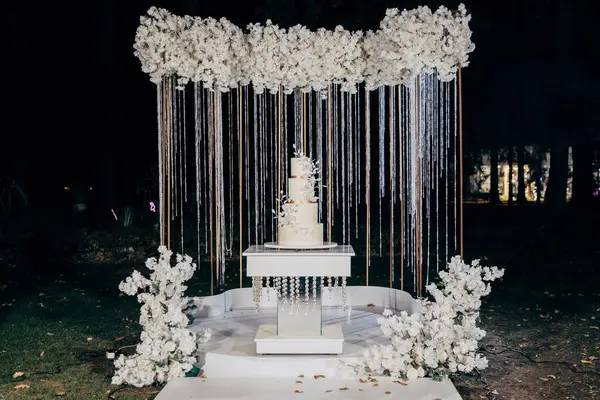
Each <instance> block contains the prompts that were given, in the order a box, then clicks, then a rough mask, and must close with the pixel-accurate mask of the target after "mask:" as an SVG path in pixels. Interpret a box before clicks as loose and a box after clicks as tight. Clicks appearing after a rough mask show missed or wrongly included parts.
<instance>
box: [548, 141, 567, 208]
mask: <svg viewBox="0 0 600 400" xmlns="http://www.w3.org/2000/svg"><path fill="white" fill-rule="evenodd" d="M568 176H569V147H568V146H567V145H566V144H564V143H557V144H553V145H552V146H551V147H550V174H549V176H548V189H547V190H546V197H545V203H547V204H549V205H561V204H565V203H566V201H567V179H568Z"/></svg>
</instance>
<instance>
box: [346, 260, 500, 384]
mask: <svg viewBox="0 0 600 400" xmlns="http://www.w3.org/2000/svg"><path fill="white" fill-rule="evenodd" d="M503 275H504V269H498V268H497V267H483V266H481V265H480V264H479V260H475V261H473V262H472V263H471V265H468V264H465V263H464V262H463V261H462V260H461V259H460V257H459V256H455V257H453V258H452V260H451V261H450V263H449V265H448V270H447V271H440V273H439V276H440V278H441V283H440V286H441V288H438V287H437V286H436V284H430V285H428V286H427V291H428V292H429V293H430V294H431V295H432V296H433V298H434V300H435V301H428V300H424V299H422V300H420V305H421V307H420V310H419V311H417V312H415V313H413V314H411V315H408V313H407V312H406V311H402V312H401V313H400V314H399V315H396V314H394V313H393V312H392V311H391V310H385V311H384V313H383V317H381V318H379V319H378V322H379V324H380V326H381V330H382V331H383V333H384V335H385V336H386V337H389V338H391V343H390V344H387V345H377V346H373V347H371V348H369V349H367V350H366V351H365V353H364V359H363V360H362V361H361V362H359V363H358V364H356V365H354V368H355V372H356V373H357V374H358V375H359V376H365V375H368V374H386V373H387V374H389V375H390V376H392V377H393V378H408V379H416V378H420V377H431V378H433V379H436V380H440V379H444V378H447V377H448V376H450V375H452V374H455V373H458V372H460V373H468V372H471V371H473V370H474V369H478V370H482V369H484V368H486V367H487V365H488V361H487V359H486V358H485V357H483V356H482V355H481V354H480V353H478V352H477V350H478V341H479V340H481V339H482V338H483V337H484V336H485V331H484V330H482V329H480V328H479V327H477V320H478V318H479V309H480V307H481V298H482V297H483V296H487V295H488V294H489V293H490V291H491V286H490V282H491V281H494V280H496V279H498V278H501V277H502V276H503Z"/></svg>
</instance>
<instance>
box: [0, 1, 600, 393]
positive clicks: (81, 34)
mask: <svg viewBox="0 0 600 400" xmlns="http://www.w3.org/2000/svg"><path fill="white" fill-rule="evenodd" d="M459 3H460V2H459V1H456V0H448V1H445V2H433V1H428V0H411V1H383V0H323V1H320V0H306V1H300V0H295V1H294V0H292V1H284V0H281V1H279V0H262V1H258V0H252V1H232V0H217V1H207V0H173V1H160V0H121V1H117V0H100V1H95V2H85V1H83V2H73V3H67V2H58V3H57V2H43V3H42V2H32V1H17V0H4V1H2V2H1V3H0V18H1V21H0V29H1V31H0V51H1V53H0V65H1V67H2V71H4V72H3V77H4V79H3V80H2V82H1V83H0V97H2V105H1V106H0V117H1V119H0V124H1V125H0V135H1V137H0V196H1V195H2V190H3V187H2V186H1V185H2V183H3V182H5V181H3V180H2V178H3V177H11V178H14V180H15V182H16V183H17V184H18V185H19V186H20V187H21V188H22V189H23V191H24V193H25V194H26V195H27V197H28V199H29V205H28V206H27V207H23V206H22V205H20V206H19V204H16V205H14V207H15V209H14V213H13V214H14V218H13V215H8V216H7V215H5V214H7V213H3V212H2V211H3V209H2V208H3V207H2V204H0V398H5V397H3V394H4V393H3V390H5V392H6V393H10V394H9V396H17V397H7V398H11V399H16V400H25V399H27V400H28V399H31V398H34V397H32V396H33V394H35V393H37V394H39V396H38V397H35V398H40V399H41V398H51V399H54V398H56V396H57V395H58V394H57V391H58V390H64V391H66V395H67V397H65V398H75V399H90V400H96V399H98V400H99V399H102V400H104V399H106V398H107V393H108V398H109V399H115V398H121V397H111V390H113V389H114V387H112V386H111V385H110V379H109V377H110V376H111V375H112V374H113V373H114V367H113V364H112V361H111V360H106V357H105V354H106V352H107V351H114V350H115V349H118V347H119V346H121V345H125V347H133V346H132V345H135V343H137V342H138V339H139V326H138V324H137V323H133V322H132V321H137V320H138V318H139V304H137V303H136V301H135V299H134V298H125V297H121V296H122V294H121V293H120V292H119V290H118V285H119V282H121V281H122V280H124V279H125V278H126V277H127V276H129V275H130V274H131V273H132V271H133V270H137V269H142V270H144V268H143V267H142V265H143V264H144V260H146V258H147V257H149V256H150V255H151V254H155V250H156V247H157V246H158V241H159V234H158V232H157V231H156V229H153V226H152V225H153V224H154V223H155V222H156V219H157V218H156V214H151V212H150V211H149V210H148V209H145V210H144V211H145V213H146V215H150V216H151V218H145V219H143V220H142V218H139V219H136V220H135V223H133V224H131V225H129V226H126V225H124V224H123V223H122V221H123V218H122V219H121V220H120V221H119V222H118V223H116V222H115V221H114V220H113V219H112V216H111V215H110V211H109V210H110V209H111V208H114V209H116V210H123V212H124V211H125V210H124V207H125V206H127V205H132V204H137V205H140V204H141V203H142V201H141V200H140V199H139V197H136V186H137V183H138V182H140V180H141V179H144V178H148V177H149V175H150V174H151V169H152V167H153V165H156V164H157V161H158V160H157V158H158V155H157V118H156V87H155V85H154V84H152V83H151V82H150V80H149V78H148V76H147V75H146V74H145V73H143V72H142V71H141V66H140V63H139V61H138V60H137V59H136V58H135V56H134V54H133V44H134V36H135V32H136V29H137V27H138V25H139V18H140V16H142V15H144V14H145V13H146V12H147V10H148V8H149V7H151V6H157V7H163V8H166V9H168V10H169V11H170V12H172V13H175V14H178V15H184V14H187V15H195V16H202V17H208V16H211V17H215V18H220V17H225V18H227V19H229V20H230V21H232V22H233V23H235V24H236V25H238V26H240V27H246V25H247V24H248V23H251V22H265V21H266V19H268V18H269V19H271V20H272V21H273V22H274V23H277V24H279V25H280V26H282V27H289V26H292V25H296V24H303V25H306V26H308V27H309V28H312V29H316V28H319V27H325V28H329V29H332V28H334V27H335V26H336V25H342V26H343V27H344V28H346V29H348V30H358V29H361V30H369V29H372V30H375V29H377V28H378V25H379V22H380V20H381V19H382V18H383V16H384V13H385V9H386V8H390V7H397V8H400V9H412V8H415V7H417V6H420V5H427V6H429V7H430V8H432V9H437V8H438V7H439V6H440V5H444V6H446V7H448V8H450V9H456V8H457V7H458V5H459ZM464 3H465V5H466V7H467V11H468V12H469V13H470V14H471V16H472V20H471V22H470V28H471V30H472V31H473V37H472V39H473V42H474V43H475V45H476V49H475V50H474V52H473V53H472V54H471V55H470V65H469V66H468V67H467V68H465V69H464V70H463V74H462V76H463V98H464V100H463V105H464V113H463V117H464V147H465V157H464V165H465V173H464V175H465V177H467V178H468V174H470V173H471V172H473V168H474V164H475V163H474V162H472V161H470V159H469V156H468V155H469V154H473V153H478V152H480V151H481V150H486V151H489V150H492V151H491V154H494V153H495V154H496V155H497V154H499V153H502V151H504V150H503V149H507V148H509V147H513V146H514V148H516V149H520V150H519V151H520V153H519V155H518V157H519V161H518V164H519V166H521V167H523V166H524V165H525V161H523V160H524V159H525V158H526V157H521V156H522V155H524V153H525V151H524V149H525V146H530V145H536V146H537V148H539V149H542V151H543V152H545V151H546V150H548V151H550V154H551V161H550V176H549V182H548V185H547V190H546V197H545V199H544V204H535V202H534V201H528V202H526V201H525V199H524V197H525V196H524V193H525V190H521V189H522V188H521V189H519V190H518V192H519V195H517V196H514V197H515V198H516V199H515V200H514V201H512V196H511V193H510V192H509V197H510V198H511V201H509V202H508V204H506V203H502V204H500V203H501V202H500V201H499V200H500V199H499V196H498V193H495V194H493V193H491V194H490V195H489V200H490V201H489V204H475V202H474V201H469V202H466V203H465V206H464V207H465V208H464V246H465V253H464V258H465V260H467V261H470V260H472V259H474V258H483V262H484V263H485V264H491V265H498V266H499V267H501V268H505V269H506V274H505V277H504V279H503V280H502V281H501V282H497V283H496V282H494V284H493V290H492V296H490V298H489V299H486V301H485V302H484V304H483V307H482V310H481V311H482V313H481V326H482V328H483V329H485V330H486V331H487V332H488V335H487V337H486V338H485V339H484V341H482V343H483V344H482V349H488V350H490V349H491V350H492V351H491V352H489V351H488V352H487V353H486V354H487V355H486V356H487V357H488V358H489V359H490V367H489V368H488V369H487V370H485V371H484V374H483V375H481V374H479V375H475V374H473V375H470V376H458V377H456V378H453V383H454V384H455V386H456V387H457V389H458V391H459V393H460V395H461V396H462V398H464V399H465V400H473V399H482V398H486V399H490V400H492V399H518V400H538V399H541V398H547V399H559V398H560V399H571V398H572V399H588V398H589V399H597V398H598V393H599V392H598V390H599V387H600V384H599V381H598V374H600V345H599V343H600V335H599V332H600V330H599V329H600V326H599V325H598V321H599V320H600V319H597V318H598V315H599V314H598V312H599V311H600V293H599V290H598V282H599V279H598V276H599V273H598V269H599V267H600V246H598V244H599V243H600V229H599V226H600V196H598V192H596V196H594V195H593V194H592V193H593V191H594V190H597V186H599V185H600V182H596V183H594V181H593V175H592V171H593V168H594V167H592V165H593V164H592V159H593V157H594V151H596V152H598V151H600V129H599V126H600V107H599V106H600V104H599V103H600V79H599V77H598V75H599V74H598V65H599V61H600V56H598V49H599V48H600V45H599V44H598V42H599V39H600V34H599V32H598V13H597V12H596V7H594V6H595V5H596V2H594V1H591V0H590V1H585V0H574V1H568V0H505V1H497V0H494V1H490V0H465V1H464ZM373 115H374V113H373ZM569 148H572V155H573V164H574V166H573V176H572V177H569V172H568V170H569V168H568V151H569V150H568V149H569ZM502 157H504V156H502ZM540 160H541V157H540ZM513 161H515V160H514V158H513V159H512V160H511V159H510V157H508V159H506V158H504V159H496V160H494V159H493V156H492V157H491V160H490V165H491V166H492V167H491V170H492V171H491V174H490V175H491V176H492V179H491V186H492V187H494V185H495V187H496V188H497V187H498V181H497V180H496V181H495V182H494V178H493V176H494V171H493V165H496V166H498V164H499V163H504V164H503V165H504V166H506V164H512V162H513ZM376 162H377V160H374V161H373V163H374V164H375V163H376ZM527 162H528V163H529V164H530V165H532V164H533V163H532V162H531V159H530V160H529V161H527ZM541 164H542V163H541V161H539V162H538V166H537V167H539V169H540V170H541ZM507 168H508V167H507ZM595 168H599V167H598V166H596V167H595ZM374 169H376V168H374ZM513 170H514V169H513ZM519 171H524V168H519ZM495 172H496V174H495V176H496V177H498V176H499V174H498V171H497V170H496V171H495ZM505 178H506V176H505ZM570 178H572V200H571V202H570V203H569V204H566V196H565V194H566V192H567V180H568V179H570ZM518 179H519V187H521V186H523V185H524V184H523V181H524V178H523V173H522V172H520V173H519V178H518ZM537 183H538V181H536V182H535V184H536V187H537ZM72 185H79V186H82V187H85V188H89V187H93V189H94V190H93V196H90V195H88V196H89V197H90V198H87V199H85V200H84V201H85V202H87V203H88V204H90V206H91V207H90V208H92V209H95V210H101V211H100V214H101V215H99V216H100V220H102V221H107V222H106V225H105V226H100V227H99V228H102V229H89V226H84V227H83V228H82V226H81V225H77V226H76V227H75V225H71V224H70V223H71V222H72V221H70V220H69V219H68V218H70V216H71V217H72V216H73V215H74V214H75V213H73V203H72V202H71V203H69V202H68V201H65V197H64V196H65V191H64V190H63V188H64V187H65V186H72ZM513 186H514V185H512V186H510V187H511V188H512V187H513ZM513 194H514V193H513ZM376 195H377V194H375V196H376ZM0 200H1V197H0ZM471 200H472V199H471ZM144 205H145V204H144ZM19 207H21V208H19ZM57 207H62V208H61V210H62V211H65V212H64V213H63V212H55V210H56V208H57ZM63 208H64V209H63ZM194 211H195V210H194ZM375 213H376V211H372V214H373V215H375ZM8 214H10V213H8ZM141 214H142V213H138V214H136V217H137V216H138V215H141ZM395 216H396V214H395ZM96 217H98V215H96ZM150 219H152V220H151V221H150ZM74 220H75V217H74ZM248 220H250V219H248ZM186 221H187V223H188V224H190V227H189V229H188V228H186V229H188V231H190V232H192V231H196V229H197V228H198V226H197V225H196V226H191V225H193V224H194V221H195V220H193V219H192V218H189V219H186ZM78 222H79V221H78ZM84 222H85V221H84ZM338 225H339V224H338ZM396 226H398V225H396ZM72 228H75V229H72ZM96 228H98V226H96ZM359 228H360V229H363V228H364V226H360V227H359ZM359 228H357V230H359ZM372 228H373V232H377V229H379V228H381V225H376V224H375V223H374V222H372ZM385 228H386V229H387V226H386V227H385ZM383 230H384V229H380V231H383ZM233 232H235V231H233ZM387 232H389V230H388V231H387ZM394 233H395V234H396V233H397V231H395V232H394ZM371 235H372V236H371V241H372V242H373V246H372V247H371V249H372V254H373V252H375V253H377V250H376V248H377V247H378V246H376V245H374V243H375V241H376V240H375V239H374V237H375V233H371ZM198 236H200V234H199V235H198ZM362 236H363V235H362V233H361V240H360V243H357V242H356V241H355V242H353V243H351V244H352V245H353V246H354V248H355V250H356V254H357V256H356V257H355V258H353V263H352V264H353V265H352V277H351V279H350V280H349V283H348V284H349V285H357V284H360V285H362V284H365V279H364V277H365V265H367V263H366V262H365V261H366V260H365V259H366V245H365V240H364V239H363V238H362ZM390 236H391V235H390ZM383 237H384V240H388V239H387V237H388V236H387V233H386V234H384V235H383ZM194 239H195V238H194ZM201 239H204V240H205V239H206V237H204V238H200V237H198V241H200V240H201ZM236 239H237V238H236ZM248 239H249V238H248V237H244V239H243V240H246V241H248ZM393 239H394V240H396V241H397V242H399V241H400V239H399V238H398V237H397V235H396V236H395V237H394V238H393ZM206 241H207V240H205V242H206ZM237 244H239V241H238V242H237V243H235V245H234V246H233V257H231V258H228V260H227V262H228V263H230V265H229V266H228V270H227V274H226V279H225V282H224V283H223V284H222V285H216V286H217V287H216V292H220V291H224V290H228V289H231V288H237V287H238V282H239V281H238V278H239V274H238V272H237V271H238V265H239V259H236V258H235V257H236V256H237ZM378 244H379V243H378ZM196 245H197V243H196V242H194V243H191V242H190V244H189V245H188V244H186V245H185V247H186V248H185V250H186V252H187V251H188V250H189V252H190V253H189V254H190V255H193V256H195V255H196V254H194V253H196V250H195V249H196V248H197V247H196ZM181 247H184V246H183V243H181ZM207 247H208V246H207ZM399 248H400V246H399V245H396V254H395V255H394V256H392V257H395V259H396V260H398V258H399V255H398V254H397V253H398V250H397V249H399ZM179 249H180V247H179V243H178V244H177V248H175V246H174V250H176V251H179ZM373 249H375V250H373ZM384 249H387V247H385V246H384ZM386 251H387V250H386ZM211 254H212V253H211ZM200 256H202V257H200ZM199 258H201V261H202V262H201V263H200V264H202V265H200V267H199V269H198V271H197V272H196V274H195V276H194V278H193V279H192V280H190V282H189V283H190V286H189V289H188V292H187V295H190V296H206V295H209V294H210V293H211V291H212V283H214V282H213V281H214V279H213V281H211V276H212V274H210V275H209V268H208V266H207V265H206V264H210V263H209V261H208V255H207V254H205V253H202V254H201V255H199ZM372 259H373V261H372V263H371V264H369V271H371V278H370V279H371V283H370V284H371V285H373V286H387V285H388V283H389V273H388V265H389V263H390V255H389V253H388V254H386V253H385V252H384V254H378V255H375V256H372ZM399 264H400V263H399V262H397V263H396V268H397V269H398V265H399ZM211 268H212V267H211ZM406 270H407V271H408V268H406ZM211 272H212V270H211ZM242 275H244V274H243V273H242ZM397 275H399V274H397ZM406 280H407V281H410V279H408V278H407V279H406ZM396 281H399V278H398V277H396ZM594 282H596V283H594ZM409 284H412V283H410V282H409ZM394 285H395V287H397V288H400V287H401V286H400V285H399V282H394ZM209 286H210V289H209ZM244 287H246V288H249V287H250V282H249V279H248V278H247V277H244ZM404 289H405V290H407V291H409V290H410V288H404ZM50 335H53V336H50ZM88 338H92V339H93V340H91V341H90V340H89V339H88ZM115 338H118V339H115ZM482 351H484V350H482ZM486 351H487V350H486ZM44 352H45V354H46V355H45V356H44V357H42V355H43V354H44ZM592 356H595V357H594V358H592ZM538 357H539V359H538ZM596 357H597V358H596ZM539 360H544V361H539ZM547 360H549V361H547ZM582 360H586V361H587V363H586V365H583V361H582ZM19 370H21V371H25V374H26V375H25V377H21V378H19V379H21V380H22V379H26V380H27V381H28V382H30V383H31V391H29V392H28V391H27V390H29V389H27V390H20V391H17V390H16V389H15V384H16V381H15V379H14V378H12V379H11V376H13V374H14V373H15V371H19ZM544 377H546V378H544ZM548 377H551V378H550V379H548ZM48 378H50V379H48ZM540 379H541V380H540ZM50 383H51V384H52V385H55V386H50ZM157 389H159V388H157V387H152V388H147V390H146V389H142V390H140V391H137V392H135V391H134V390H132V389H128V390H129V391H128V392H127V393H126V394H128V395H130V397H127V398H131V399H148V398H153V396H155V395H156V393H157ZM36 390H37V392H35V391H36ZM117 390H120V389H117ZM498 393H500V394H499V395H498ZM63 394H64V393H63ZM121 394H123V393H121ZM21 395H22V397H21ZM43 395H46V396H45V397H41V396H43ZM69 396H72V397H69ZM571 396H572V397H571ZM123 398H124V397H123Z"/></svg>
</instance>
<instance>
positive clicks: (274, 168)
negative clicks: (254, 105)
mask: <svg viewBox="0 0 600 400" xmlns="http://www.w3.org/2000/svg"><path fill="white" fill-rule="evenodd" d="M276 104H277V94H274V95H272V96H271V131H272V132H277V129H278V126H277V109H276ZM271 131H269V132H271ZM270 138H271V151H270V152H269V154H270V155H271V178H270V179H269V183H270V184H271V196H270V199H271V209H278V207H279V205H277V204H276V199H277V196H278V194H277V178H276V176H277V151H278V147H277V146H278V143H277V135H276V134H275V135H270ZM267 215H269V213H267ZM269 219H270V220H271V241H273V242H275V241H277V236H276V229H275V228H276V224H275V218H269Z"/></svg>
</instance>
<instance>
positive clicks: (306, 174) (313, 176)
mask: <svg viewBox="0 0 600 400" xmlns="http://www.w3.org/2000/svg"><path fill="white" fill-rule="evenodd" d="M293 147H294V157H295V158H296V160H297V161H296V164H297V165H299V166H300V170H301V171H302V172H301V174H300V176H298V178H303V186H302V199H301V201H306V202H310V203H316V202H317V201H318V200H319V197H317V196H316V195H315V188H316V186H317V183H318V182H319V181H320V180H321V178H317V176H318V175H319V172H320V170H319V167H318V165H319V161H314V160H312V159H311V158H309V157H306V156H305V155H304V153H303V152H302V150H297V149H296V145H294V146H293ZM292 201H293V200H292Z"/></svg>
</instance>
